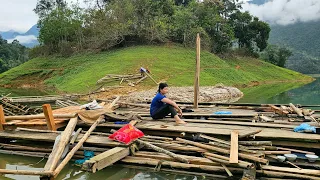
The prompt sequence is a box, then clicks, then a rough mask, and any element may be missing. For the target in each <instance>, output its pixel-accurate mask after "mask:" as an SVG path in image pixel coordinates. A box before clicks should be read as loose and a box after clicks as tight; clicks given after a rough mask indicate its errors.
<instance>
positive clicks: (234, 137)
mask: <svg viewBox="0 0 320 180" xmlns="http://www.w3.org/2000/svg"><path fill="white" fill-rule="evenodd" d="M238 136H239V132H238V131H231V147H230V160H229V162H230V163H235V164H236V163H238V162H239V161H238Z"/></svg>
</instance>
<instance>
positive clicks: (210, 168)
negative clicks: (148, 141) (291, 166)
mask: <svg viewBox="0 0 320 180" xmlns="http://www.w3.org/2000/svg"><path fill="white" fill-rule="evenodd" d="M121 162H124V163H133V164H144V165H151V166H157V165H158V164H159V163H161V165H162V166H170V167H171V168H179V169H194V168H196V169H200V170H203V171H210V172H225V170H224V168H223V167H221V166H208V165H198V164H186V163H180V162H172V161H163V162H160V161H159V160H155V159H150V158H138V157H132V156H127V157H126V158H124V159H122V160H121ZM229 170H231V171H232V172H234V173H242V169H240V168H229Z"/></svg>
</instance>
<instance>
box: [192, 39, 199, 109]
mask: <svg viewBox="0 0 320 180" xmlns="http://www.w3.org/2000/svg"><path fill="white" fill-rule="evenodd" d="M199 83H200V35H199V33H198V34H197V58H196V74H195V80H194V101H193V106H194V108H198V100H199Z"/></svg>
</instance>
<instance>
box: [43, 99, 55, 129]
mask: <svg viewBox="0 0 320 180" xmlns="http://www.w3.org/2000/svg"><path fill="white" fill-rule="evenodd" d="M42 109H43V113H44V116H45V118H46V120H47V126H48V129H49V130H51V131H56V130H57V128H56V124H55V122H54V117H53V114H52V109H51V106H50V104H44V105H42Z"/></svg>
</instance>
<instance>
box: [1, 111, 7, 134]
mask: <svg viewBox="0 0 320 180" xmlns="http://www.w3.org/2000/svg"><path fill="white" fill-rule="evenodd" d="M4 123H6V119H5V117H4V112H3V107H2V105H0V131H3V130H4V128H3V124H4Z"/></svg>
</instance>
